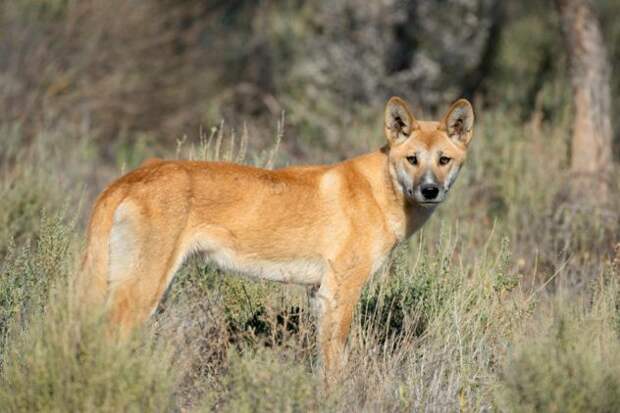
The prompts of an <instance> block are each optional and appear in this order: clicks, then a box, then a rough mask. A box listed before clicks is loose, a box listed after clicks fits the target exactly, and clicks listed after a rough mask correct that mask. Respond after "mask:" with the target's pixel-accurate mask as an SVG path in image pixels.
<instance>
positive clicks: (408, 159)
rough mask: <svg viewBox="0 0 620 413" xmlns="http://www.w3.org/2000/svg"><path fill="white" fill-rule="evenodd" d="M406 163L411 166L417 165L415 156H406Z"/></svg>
mask: <svg viewBox="0 0 620 413" xmlns="http://www.w3.org/2000/svg"><path fill="white" fill-rule="evenodd" d="M407 162H409V163H410V164H411V165H417V164H418V157H417V156H415V155H412V156H407Z"/></svg>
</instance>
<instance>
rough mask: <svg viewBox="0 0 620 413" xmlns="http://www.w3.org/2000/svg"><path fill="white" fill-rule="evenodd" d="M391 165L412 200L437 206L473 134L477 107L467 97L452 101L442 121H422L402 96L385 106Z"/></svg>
mask: <svg viewBox="0 0 620 413" xmlns="http://www.w3.org/2000/svg"><path fill="white" fill-rule="evenodd" d="M384 121H385V136H386V138H387V140H388V146H389V152H388V156H389V168H390V174H391V175H392V179H393V181H394V182H395V183H396V187H397V190H399V191H402V193H403V195H404V196H405V197H406V199H407V200H408V201H409V202H410V203H416V204H419V205H421V206H424V207H433V206H436V205H438V204H440V203H441V202H443V201H444V200H445V199H446V195H447V194H448V192H449V191H450V187H451V186H452V184H454V181H455V180H456V177H457V175H458V173H459V170H460V169H461V165H462V164H463V161H464V160H465V155H466V153H467V148H468V146H469V143H470V141H471V138H472V134H473V125H474V111H473V109H472V106H471V104H470V103H469V102H468V101H467V100H466V99H459V100H457V101H456V102H454V103H453V104H452V106H451V107H450V109H449V110H448V112H447V113H446V115H445V116H444V117H443V118H442V119H441V120H440V121H438V122H436V121H418V120H416V119H415V117H414V116H413V115H412V114H411V109H410V108H409V105H407V103H406V102H405V101H404V100H402V99H401V98H398V97H393V98H391V99H390V100H389V101H388V103H387V105H386V107H385V119H384Z"/></svg>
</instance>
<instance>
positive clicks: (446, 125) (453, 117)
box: [440, 99, 474, 147]
mask: <svg viewBox="0 0 620 413" xmlns="http://www.w3.org/2000/svg"><path fill="white" fill-rule="evenodd" d="M440 127H441V128H443V129H444V130H445V131H446V133H447V134H448V136H449V137H450V138H451V139H452V140H454V142H455V143H457V144H459V145H463V146H465V147H466V146H467V145H469V141H470V140H471V137H472V135H473V127H474V109H473V108H472V107H471V103H469V101H468V100H467V99H459V100H457V101H456V102H454V103H453V104H452V106H450V109H449V110H448V113H446V115H445V116H444V117H443V119H442V121H441V126H440Z"/></svg>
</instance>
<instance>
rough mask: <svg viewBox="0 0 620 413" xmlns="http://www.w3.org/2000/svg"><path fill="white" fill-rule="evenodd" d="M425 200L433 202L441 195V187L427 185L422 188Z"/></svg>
mask: <svg viewBox="0 0 620 413" xmlns="http://www.w3.org/2000/svg"><path fill="white" fill-rule="evenodd" d="M420 192H422V196H423V197H424V199H428V200H433V199H435V198H437V195H439V187H438V186H437V185H435V184H425V185H422V187H421V188H420Z"/></svg>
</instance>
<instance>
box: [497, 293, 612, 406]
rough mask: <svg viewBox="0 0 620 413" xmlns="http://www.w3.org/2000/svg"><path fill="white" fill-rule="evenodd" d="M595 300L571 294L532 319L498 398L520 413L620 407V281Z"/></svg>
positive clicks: (510, 359)
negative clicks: (619, 287) (619, 321)
mask: <svg viewBox="0 0 620 413" xmlns="http://www.w3.org/2000/svg"><path fill="white" fill-rule="evenodd" d="M604 288H605V290H603V291H600V292H599V293H598V294H596V295H595V298H594V299H593V302H592V303H587V302H583V298H575V297H566V298H563V299H557V300H556V301H558V302H557V303H556V304H555V305H554V306H552V308H551V309H549V310H548V311H549V312H550V313H551V314H549V315H545V316H543V317H541V318H539V319H538V320H537V321H536V322H532V323H531V324H530V325H529V326H528V327H527V328H526V329H525V331H524V332H523V333H521V335H520V336H518V339H517V341H516V344H515V345H514V347H513V348H511V349H510V355H509V357H508V358H507V360H506V362H505V363H504V365H503V366H502V370H501V373H500V383H501V386H500V389H499V391H498V399H499V404H500V406H503V407H505V408H506V410H509V411H515V412H585V411H588V412H614V411H619V410H620V340H619V337H618V331H617V329H616V326H617V324H616V323H617V316H618V315H617V309H616V306H617V302H616V300H617V295H616V296H614V295H615V294H614V293H615V292H617V291H618V290H617V285H616V284H615V281H614V282H612V283H611V285H610V284H607V285H605V287H604ZM616 294H617V293H616Z"/></svg>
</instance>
